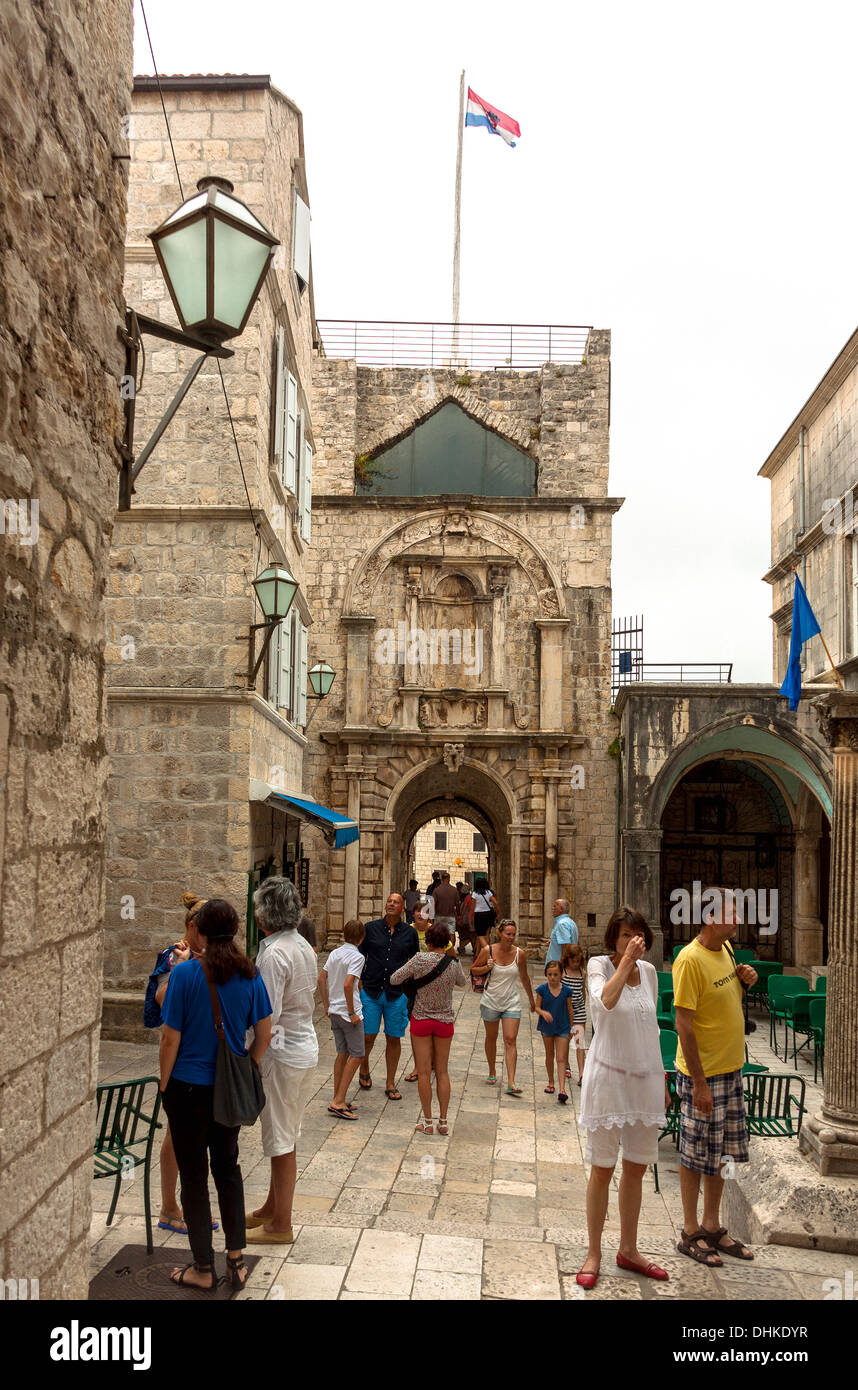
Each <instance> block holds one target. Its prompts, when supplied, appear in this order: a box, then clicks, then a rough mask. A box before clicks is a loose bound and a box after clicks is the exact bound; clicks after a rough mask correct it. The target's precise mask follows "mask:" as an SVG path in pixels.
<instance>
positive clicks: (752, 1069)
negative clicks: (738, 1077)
mask: <svg viewBox="0 0 858 1390" xmlns="http://www.w3.org/2000/svg"><path fill="white" fill-rule="evenodd" d="M761 1071H768V1067H764V1066H762V1064H761V1063H760V1062H749V1061H748V1044H747V1043H745V1060H744V1062H743V1063H742V1075H743V1076H755V1075H756V1074H757V1073H758V1072H761Z"/></svg>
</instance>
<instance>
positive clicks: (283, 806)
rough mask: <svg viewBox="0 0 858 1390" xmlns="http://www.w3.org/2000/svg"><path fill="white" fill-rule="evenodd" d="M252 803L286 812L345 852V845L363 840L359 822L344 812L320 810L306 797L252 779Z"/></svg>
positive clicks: (325, 808)
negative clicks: (304, 822)
mask: <svg viewBox="0 0 858 1390" xmlns="http://www.w3.org/2000/svg"><path fill="white" fill-rule="evenodd" d="M250 800H251V801H259V802H262V803H263V805H265V806H273V807H274V808H275V809H276V810H278V811H285V812H286V814H287V815H292V816H297V817H298V819H299V820H303V821H307V822H308V823H309V824H310V825H315V826H316V828H317V829H318V830H321V832H322V834H323V835H324V837H325V839H326V840H327V842H328V844H329V845H331V846H332V847H333V848H334V849H344V848H345V846H346V845H350V844H351V843H352V842H353V841H354V840H357V839H359V838H360V827H359V826H358V823H357V821H355V820H349V818H348V816H344V815H343V814H342V812H341V811H331V810H329V809H328V807H327V806H320V805H319V803H318V802H317V801H308V800H307V799H306V797H302V796H294V795H293V794H292V793H291V792H283V791H278V790H277V788H276V787H271V786H269V785H268V783H267V782H260V781H259V780H258V779H257V778H255V777H252V778H251V779H250Z"/></svg>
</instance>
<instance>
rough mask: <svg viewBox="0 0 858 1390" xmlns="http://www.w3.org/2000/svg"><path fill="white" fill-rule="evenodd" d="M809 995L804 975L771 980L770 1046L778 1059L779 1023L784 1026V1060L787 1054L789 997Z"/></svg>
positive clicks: (773, 977) (782, 976) (776, 977)
mask: <svg viewBox="0 0 858 1390" xmlns="http://www.w3.org/2000/svg"><path fill="white" fill-rule="evenodd" d="M794 994H807V980H806V979H805V978H804V976H803V975H772V976H770V978H769V1046H770V1047H771V1049H772V1051H773V1052H774V1054H775V1056H776V1057H778V1056H779V1055H780V1054H779V1052H778V1047H777V1031H776V1030H777V1023H778V1019H781V1020H782V1021H783V1025H784V1060H786V1054H787V1046H788V1042H787V1027H788V1018H789V1013H788V1010H787V1007H786V1000H787V998H788V996H790V995H794Z"/></svg>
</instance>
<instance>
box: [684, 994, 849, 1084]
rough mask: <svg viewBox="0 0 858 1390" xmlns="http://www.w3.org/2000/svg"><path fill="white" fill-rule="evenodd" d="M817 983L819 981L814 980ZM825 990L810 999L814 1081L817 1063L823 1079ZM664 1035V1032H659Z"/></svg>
mask: <svg viewBox="0 0 858 1390" xmlns="http://www.w3.org/2000/svg"><path fill="white" fill-rule="evenodd" d="M816 983H817V984H819V981H818V980H817V982H816ZM825 1003H826V1000H825V992H824V991H823V992H822V995H821V996H819V995H816V994H814V995H812V996H811V1000H810V1026H811V1028H812V1030H813V1032H812V1035H811V1036H812V1038H813V1080H814V1083H815V1082H816V1068H817V1063H818V1064H819V1066H820V1067H821V1069H822V1079H823V1081H824V1080H825ZM661 1036H662V1037H664V1034H663V1033H662V1034H661Z"/></svg>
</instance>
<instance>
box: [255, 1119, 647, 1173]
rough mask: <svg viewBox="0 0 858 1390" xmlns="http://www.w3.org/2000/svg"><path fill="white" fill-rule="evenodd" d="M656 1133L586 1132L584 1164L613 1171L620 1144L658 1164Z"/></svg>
mask: <svg viewBox="0 0 858 1390" xmlns="http://www.w3.org/2000/svg"><path fill="white" fill-rule="evenodd" d="M262 1113H263V1114H264V1113H265V1112H264V1111H263V1112H262ZM660 1133H661V1130H660V1129H659V1127H658V1125H645V1124H643V1122H642V1121H641V1120H635V1122H634V1124H628V1125H612V1126H611V1127H610V1129H602V1128H600V1129H588V1131H587V1153H586V1156H585V1157H586V1161H587V1163H591V1164H595V1166H596V1167H597V1168H613V1167H614V1165H615V1164H616V1162H617V1158H618V1156H619V1152H620V1145H621V1144H622V1148H623V1158H624V1159H626V1160H627V1161H628V1162H629V1163H645V1164H647V1165H649V1164H650V1163H658V1136H659V1134H660Z"/></svg>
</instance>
